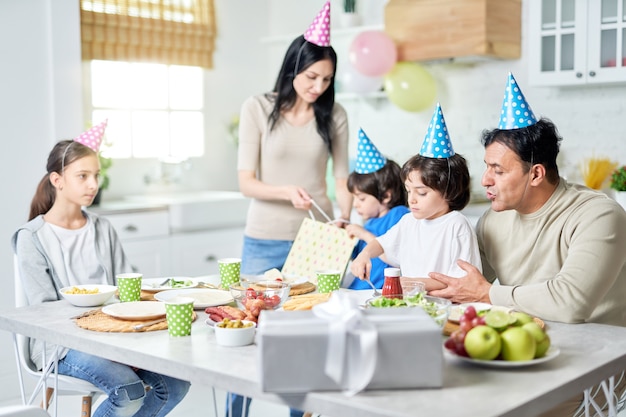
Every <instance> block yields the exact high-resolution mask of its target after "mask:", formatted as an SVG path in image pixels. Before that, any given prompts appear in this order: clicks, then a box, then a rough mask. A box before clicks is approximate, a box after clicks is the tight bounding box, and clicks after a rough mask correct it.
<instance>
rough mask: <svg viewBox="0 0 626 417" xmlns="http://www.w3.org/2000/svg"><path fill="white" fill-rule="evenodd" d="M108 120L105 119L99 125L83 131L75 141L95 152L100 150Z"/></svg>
mask: <svg viewBox="0 0 626 417" xmlns="http://www.w3.org/2000/svg"><path fill="white" fill-rule="evenodd" d="M108 121H109V120H108V119H105V120H104V122H102V123H100V124H99V125H97V126H94V127H92V128H91V129H89V130H88V131H86V132H84V133H81V134H80V136H78V137H76V138H74V141H75V142H78V143H81V144H83V145H85V146H87V147H89V148H91V149H93V151H94V152H98V151H99V150H100V145H101V144H102V137H103V136H104V129H106V127H107V123H108Z"/></svg>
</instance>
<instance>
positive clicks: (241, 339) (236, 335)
mask: <svg viewBox="0 0 626 417" xmlns="http://www.w3.org/2000/svg"><path fill="white" fill-rule="evenodd" d="M241 322H242V323H243V325H244V326H247V327H241V328H231V327H222V326H224V322H221V321H220V322H219V323H216V324H215V325H214V326H213V330H214V331H215V340H216V341H217V344H218V345H221V346H246V345H251V344H252V343H254V333H255V332H256V323H255V322H253V321H249V320H241Z"/></svg>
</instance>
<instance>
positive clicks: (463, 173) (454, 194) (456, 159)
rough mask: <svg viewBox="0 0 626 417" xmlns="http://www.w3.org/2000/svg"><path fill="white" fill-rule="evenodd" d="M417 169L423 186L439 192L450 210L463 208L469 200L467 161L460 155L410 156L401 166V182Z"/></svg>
mask: <svg viewBox="0 0 626 417" xmlns="http://www.w3.org/2000/svg"><path fill="white" fill-rule="evenodd" d="M413 171H419V173H420V176H421V179H422V182H423V183H424V185H425V186H427V187H429V188H432V189H433V190H435V191H438V192H439V193H441V195H442V197H443V198H444V199H445V200H446V201H447V202H448V206H449V207H450V210H463V209H464V208H465V206H467V203H469V200H470V174H469V169H468V168H467V162H466V161H465V158H463V157H462V156H461V155H459V154H458V153H457V154H454V155H453V156H451V157H450V158H428V157H425V156H422V155H419V154H418V155H415V156H413V157H411V158H410V159H409V160H408V161H406V162H405V163H404V165H403V166H402V171H401V174H400V175H401V177H402V182H404V181H406V179H407V178H408V176H409V174H410V173H411V172H413Z"/></svg>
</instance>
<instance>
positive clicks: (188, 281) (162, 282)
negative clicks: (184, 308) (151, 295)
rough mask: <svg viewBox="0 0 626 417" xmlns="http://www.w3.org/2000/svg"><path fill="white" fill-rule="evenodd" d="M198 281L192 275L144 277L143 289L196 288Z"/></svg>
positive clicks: (152, 290) (150, 290)
mask: <svg viewBox="0 0 626 417" xmlns="http://www.w3.org/2000/svg"><path fill="white" fill-rule="evenodd" d="M197 286H198V281H197V280H195V279H193V278H190V277H163V278H143V279H142V280H141V289H142V290H143V291H147V292H159V291H164V290H182V289H187V288H195V287H197Z"/></svg>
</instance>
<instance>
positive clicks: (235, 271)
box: [217, 258, 241, 289]
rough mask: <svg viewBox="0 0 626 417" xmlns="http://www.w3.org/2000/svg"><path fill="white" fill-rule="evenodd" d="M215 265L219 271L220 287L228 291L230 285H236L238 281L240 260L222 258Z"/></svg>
mask: <svg viewBox="0 0 626 417" xmlns="http://www.w3.org/2000/svg"><path fill="white" fill-rule="evenodd" d="M217 265H218V267H219V269H220V285H221V287H222V288H226V289H228V286H229V285H231V284H236V283H238V282H239V280H240V278H241V277H240V273H241V259H239V258H224V259H218V261H217Z"/></svg>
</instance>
